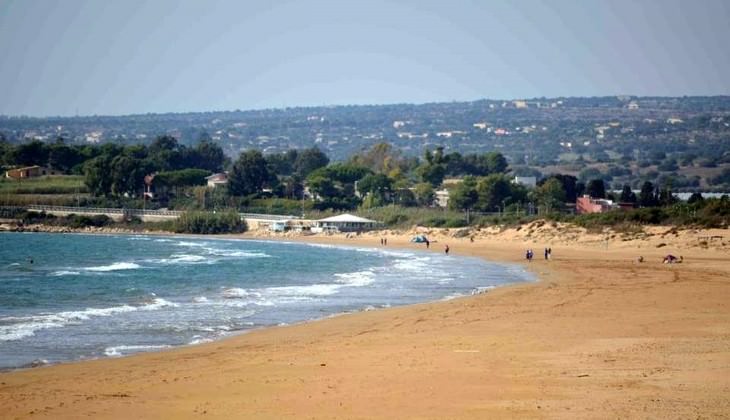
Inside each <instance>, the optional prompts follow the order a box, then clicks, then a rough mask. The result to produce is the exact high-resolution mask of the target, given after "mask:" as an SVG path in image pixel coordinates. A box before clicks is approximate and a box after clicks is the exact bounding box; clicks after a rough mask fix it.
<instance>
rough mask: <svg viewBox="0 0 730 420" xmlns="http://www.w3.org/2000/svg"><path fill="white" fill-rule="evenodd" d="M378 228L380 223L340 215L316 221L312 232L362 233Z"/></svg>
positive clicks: (348, 215) (349, 215)
mask: <svg viewBox="0 0 730 420" xmlns="http://www.w3.org/2000/svg"><path fill="white" fill-rule="evenodd" d="M377 226H378V222H376V221H375V220H370V219H366V218H364V217H358V216H353V215H351V214H340V215H337V216H332V217H327V218H324V219H320V220H317V221H315V222H314V227H312V232H314V233H320V232H360V231H363V230H368V229H373V228H375V227H377Z"/></svg>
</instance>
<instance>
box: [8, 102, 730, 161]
mask: <svg viewBox="0 0 730 420" xmlns="http://www.w3.org/2000/svg"><path fill="white" fill-rule="evenodd" d="M162 134H170V135H173V136H175V137H177V138H178V140H179V141H180V142H182V143H184V144H193V143H196V142H197V141H198V140H200V139H202V138H209V139H212V140H213V141H215V142H216V143H219V144H220V145H221V146H222V147H223V148H224V150H225V152H226V153H227V154H228V155H230V156H235V155H238V153H239V152H240V151H242V150H245V149H249V148H256V149H260V150H263V151H264V152H265V153H274V152H281V151H284V150H287V149H290V148H305V147H311V146H318V147H319V148H320V149H322V150H323V151H325V152H326V153H327V154H328V155H329V156H330V157H331V158H332V159H334V160H340V159H345V158H347V157H348V156H350V155H351V154H353V153H355V152H357V151H360V150H363V149H366V148H369V147H370V146H372V145H373V144H376V143H380V142H388V143H392V144H394V145H395V146H397V147H398V148H400V149H402V150H403V152H404V153H405V154H406V155H420V154H421V153H422V152H423V151H424V150H425V149H427V148H430V149H433V148H435V147H437V146H442V147H444V149H445V152H446V153H448V152H450V151H459V152H461V153H472V152H477V153H482V152H486V151H491V150H497V151H500V152H502V153H503V154H504V155H505V156H506V157H507V159H508V160H509V161H510V163H511V164H513V165H521V164H529V165H532V166H545V165H557V164H565V163H570V162H571V161H576V160H577V161H581V160H588V161H591V162H602V161H606V162H613V161H619V160H620V159H621V158H623V159H624V160H625V161H628V160H633V161H636V162H641V161H643V160H646V159H650V158H651V157H652V156H653V155H656V156H653V157H657V156H658V155H659V154H660V153H664V154H665V155H666V154H667V153H669V154H670V155H671V154H676V155H677V156H679V154H684V155H687V154H691V155H693V156H696V158H697V159H714V160H716V161H717V160H719V161H720V163H722V162H723V159H725V158H726V157H727V155H728V153H730V96H712V97H677V98H670V97H634V96H618V97H617V96H611V97H595V98H533V99H525V100H479V101H474V102H449V103H429V104H420V105H411V104H395V105H372V106H332V107H307V108H286V109H265V110H255V111H224V112H199V113H198V112H196V113H180V114H144V115H129V116H85V117H64V118H61V117H49V118H33V117H8V116H0V135H2V137H4V138H5V140H7V141H9V142H11V143H19V142H23V141H27V140H30V139H40V140H43V141H55V139H56V138H58V137H59V136H60V137H63V138H65V139H66V141H68V142H73V143H87V142H88V143H105V142H117V143H124V144H130V143H149V142H151V141H152V140H153V139H154V138H155V137H156V136H158V135H162ZM665 157H666V156H665ZM660 160H661V159H660ZM728 160H729V161H730V159H728Z"/></svg>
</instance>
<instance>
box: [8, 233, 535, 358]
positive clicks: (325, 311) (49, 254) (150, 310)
mask: <svg viewBox="0 0 730 420" xmlns="http://www.w3.org/2000/svg"><path fill="white" fill-rule="evenodd" d="M532 280H533V276H532V275H531V274H530V273H528V272H526V271H525V270H524V269H523V268H522V267H521V266H519V265H510V264H500V263H493V262H487V261H485V260H482V259H478V258H470V257H462V256H455V255H444V254H442V253H437V252H419V251H412V250H404V249H396V248H390V247H372V248H371V247H350V246H335V245H319V244H309V243H287V242H279V241H263V240H261V241H258V240H233V239H231V240H229V239H208V238H193V237H179V236H170V237H167V236H157V235H153V236H145V235H84V234H58V233H53V234H51V233H0V368H4V369H8V368H19V367H27V366H36V365H42V364H49V363H58V362H65V361H75V360H82V359H94V358H104V357H119V356H125V355H129V354H133V353H139V352H145V351H155V350H161V349H166V348H170V347H173V346H181V345H192V344H198V343H204V342H208V341H212V340H216V339H219V338H221V337H225V336H228V335H231V334H237V333H242V332H246V331H250V330H252V329H256V328H262V327H268V326H275V325H286V324H292V323H297V322H302V321H308V320H314V319H320V318H325V317H329V316H334V315H338V314H343V313H348V312H355V311H367V310H374V309H378V308H387V307H391V306H397V305H408V304H413V303H419V302H428V301H437V300H442V299H452V298H455V297H459V296H464V295H469V294H473V293H476V292H482V291H485V290H487V289H489V288H493V287H497V286H500V285H504V284H507V283H514V282H523V281H532Z"/></svg>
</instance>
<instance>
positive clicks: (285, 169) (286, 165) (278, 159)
mask: <svg viewBox="0 0 730 420" xmlns="http://www.w3.org/2000/svg"><path fill="white" fill-rule="evenodd" d="M297 156H299V152H298V151H297V149H290V150H287V151H286V152H284V153H274V154H271V155H268V156H266V162H267V163H268V165H269V169H270V170H271V171H272V172H273V173H275V174H276V175H278V176H289V175H291V174H293V173H294V162H296V160H297ZM300 179H301V176H300Z"/></svg>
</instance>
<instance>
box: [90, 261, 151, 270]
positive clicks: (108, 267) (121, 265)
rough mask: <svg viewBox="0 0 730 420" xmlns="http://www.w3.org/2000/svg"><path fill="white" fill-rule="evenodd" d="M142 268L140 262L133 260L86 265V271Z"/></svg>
mask: <svg viewBox="0 0 730 420" xmlns="http://www.w3.org/2000/svg"><path fill="white" fill-rule="evenodd" d="M138 268H141V266H140V265H139V264H136V263H131V262H117V263H113V264H109V265H100V266H97V267H86V268H85V269H84V270H86V271H94V272H107V271H119V270H136V269H138Z"/></svg>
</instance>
